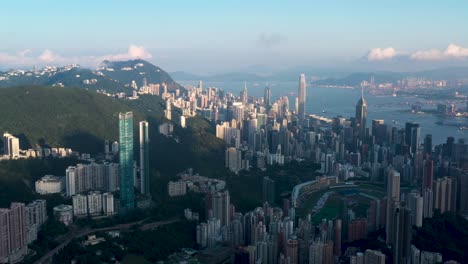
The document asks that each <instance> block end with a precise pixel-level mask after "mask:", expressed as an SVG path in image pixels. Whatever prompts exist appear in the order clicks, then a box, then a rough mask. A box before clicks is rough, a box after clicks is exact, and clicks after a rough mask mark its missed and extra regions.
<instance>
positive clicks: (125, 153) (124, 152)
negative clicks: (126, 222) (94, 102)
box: [119, 112, 135, 213]
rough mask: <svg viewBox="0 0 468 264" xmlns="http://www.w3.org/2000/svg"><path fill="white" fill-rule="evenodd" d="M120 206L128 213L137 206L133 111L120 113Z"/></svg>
mask: <svg viewBox="0 0 468 264" xmlns="http://www.w3.org/2000/svg"><path fill="white" fill-rule="evenodd" d="M119 165H120V206H121V208H122V210H121V212H122V213H126V211H128V210H129V209H132V208H135V192H134V189H133V188H134V187H133V186H134V183H133V113H132V112H127V113H120V114H119Z"/></svg>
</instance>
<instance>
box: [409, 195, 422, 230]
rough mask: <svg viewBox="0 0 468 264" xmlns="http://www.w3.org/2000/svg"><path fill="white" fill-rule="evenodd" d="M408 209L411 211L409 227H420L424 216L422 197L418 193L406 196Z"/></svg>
mask: <svg viewBox="0 0 468 264" xmlns="http://www.w3.org/2000/svg"><path fill="white" fill-rule="evenodd" d="M408 207H409V209H410V210H411V225H415V226H417V227H421V226H422V220H423V214H424V197H422V196H421V195H420V194H419V193H410V194H409V195H408Z"/></svg>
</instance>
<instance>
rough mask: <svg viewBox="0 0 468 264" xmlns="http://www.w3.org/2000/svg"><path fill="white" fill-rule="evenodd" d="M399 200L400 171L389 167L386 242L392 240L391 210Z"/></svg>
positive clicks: (392, 218)
mask: <svg viewBox="0 0 468 264" xmlns="http://www.w3.org/2000/svg"><path fill="white" fill-rule="evenodd" d="M399 201H400V173H398V172H397V171H396V170H394V169H390V171H389V172H388V174H387V221H386V225H385V228H386V233H387V244H391V243H392V242H393V239H392V237H393V229H394V217H393V212H394V210H395V204H399Z"/></svg>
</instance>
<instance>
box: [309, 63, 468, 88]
mask: <svg viewBox="0 0 468 264" xmlns="http://www.w3.org/2000/svg"><path fill="white" fill-rule="evenodd" d="M372 76H373V77H374V79H375V82H377V83H396V82H397V81H398V80H401V79H405V78H408V77H414V78H425V79H429V80H468V67H456V68H442V69H433V70H425V71H417V72H390V71H380V72H358V73H352V74H349V75H347V76H345V77H337V78H326V79H322V80H317V81H315V82H314V83H315V84H317V85H350V86H358V85H360V83H361V82H362V81H364V80H367V81H369V80H370V78H371V77H372Z"/></svg>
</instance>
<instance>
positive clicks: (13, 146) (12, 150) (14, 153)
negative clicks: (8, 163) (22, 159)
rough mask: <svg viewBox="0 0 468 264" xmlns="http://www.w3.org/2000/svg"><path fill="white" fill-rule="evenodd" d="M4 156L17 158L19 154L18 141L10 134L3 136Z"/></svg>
mask: <svg viewBox="0 0 468 264" xmlns="http://www.w3.org/2000/svg"><path fill="white" fill-rule="evenodd" d="M3 149H4V154H5V155H7V156H9V157H10V158H14V157H18V156H19V154H20V152H19V151H20V146H19V139H18V138H17V137H15V136H13V135H12V134H9V133H5V134H3Z"/></svg>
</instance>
